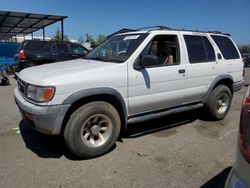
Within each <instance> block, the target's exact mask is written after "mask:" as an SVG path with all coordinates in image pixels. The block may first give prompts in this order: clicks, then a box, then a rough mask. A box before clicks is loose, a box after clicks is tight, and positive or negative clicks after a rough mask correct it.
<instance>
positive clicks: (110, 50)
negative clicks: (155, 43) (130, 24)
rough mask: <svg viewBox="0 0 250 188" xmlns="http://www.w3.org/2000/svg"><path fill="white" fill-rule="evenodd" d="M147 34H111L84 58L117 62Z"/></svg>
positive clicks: (125, 56) (129, 54) (122, 60)
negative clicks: (111, 35)
mask: <svg viewBox="0 0 250 188" xmlns="http://www.w3.org/2000/svg"><path fill="white" fill-rule="evenodd" d="M147 35H148V34H133V35H131V34H130V35H118V36H113V37H111V38H109V39H108V40H107V41H105V42H104V43H103V44H101V45H100V46H98V47H97V48H95V49H94V50H93V51H91V52H90V53H89V54H88V55H86V56H85V58H86V59H94V60H100V61H111V62H118V63H119V62H124V61H126V60H127V59H128V58H129V57H130V56H131V55H132V54H133V53H134V51H135V50H136V49H137V48H138V46H139V45H140V44H141V43H142V42H143V40H144V39H145V38H146V36H147Z"/></svg>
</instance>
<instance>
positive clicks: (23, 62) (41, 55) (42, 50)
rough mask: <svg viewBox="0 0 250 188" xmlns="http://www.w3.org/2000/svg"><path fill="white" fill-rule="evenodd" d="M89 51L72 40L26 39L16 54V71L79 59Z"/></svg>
mask: <svg viewBox="0 0 250 188" xmlns="http://www.w3.org/2000/svg"><path fill="white" fill-rule="evenodd" d="M88 52H89V51H88V50H87V49H86V48H85V47H83V46H81V45H79V44H75V43H71V42H62V41H38V40H25V41H23V42H22V43H21V44H20V46H19V47H18V49H17V51H16V54H15V61H16V69H15V72H20V71H21V70H22V69H25V68H28V67H32V66H36V65H42V64H46V63H53V62H58V61H66V60H71V59H77V58H80V57H84V56H85V55H86V54H87V53H88Z"/></svg>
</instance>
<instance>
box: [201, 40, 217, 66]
mask: <svg viewBox="0 0 250 188" xmlns="http://www.w3.org/2000/svg"><path fill="white" fill-rule="evenodd" d="M202 40H203V43H204V47H205V53H206V58H207V61H215V53H214V48H213V46H212V45H211V43H210V42H209V40H208V39H207V37H202Z"/></svg>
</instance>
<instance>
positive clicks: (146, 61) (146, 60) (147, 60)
mask: <svg viewBox="0 0 250 188" xmlns="http://www.w3.org/2000/svg"><path fill="white" fill-rule="evenodd" d="M157 63H158V57H157V56H155V55H146V56H143V57H142V59H141V62H140V64H141V66H142V67H149V66H153V65H157Z"/></svg>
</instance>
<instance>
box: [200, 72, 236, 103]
mask: <svg viewBox="0 0 250 188" xmlns="http://www.w3.org/2000/svg"><path fill="white" fill-rule="evenodd" d="M218 85H225V86H227V87H228V88H229V89H230V91H231V93H232V96H233V77H232V76H231V75H228V74H225V75H219V76H217V77H215V78H214V80H213V82H212V83H211V84H210V86H209V88H208V91H207V93H206V95H205V96H204V97H203V102H204V103H207V100H208V98H209V96H210V94H211V92H212V91H213V90H214V88H216V87H217V86H218Z"/></svg>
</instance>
